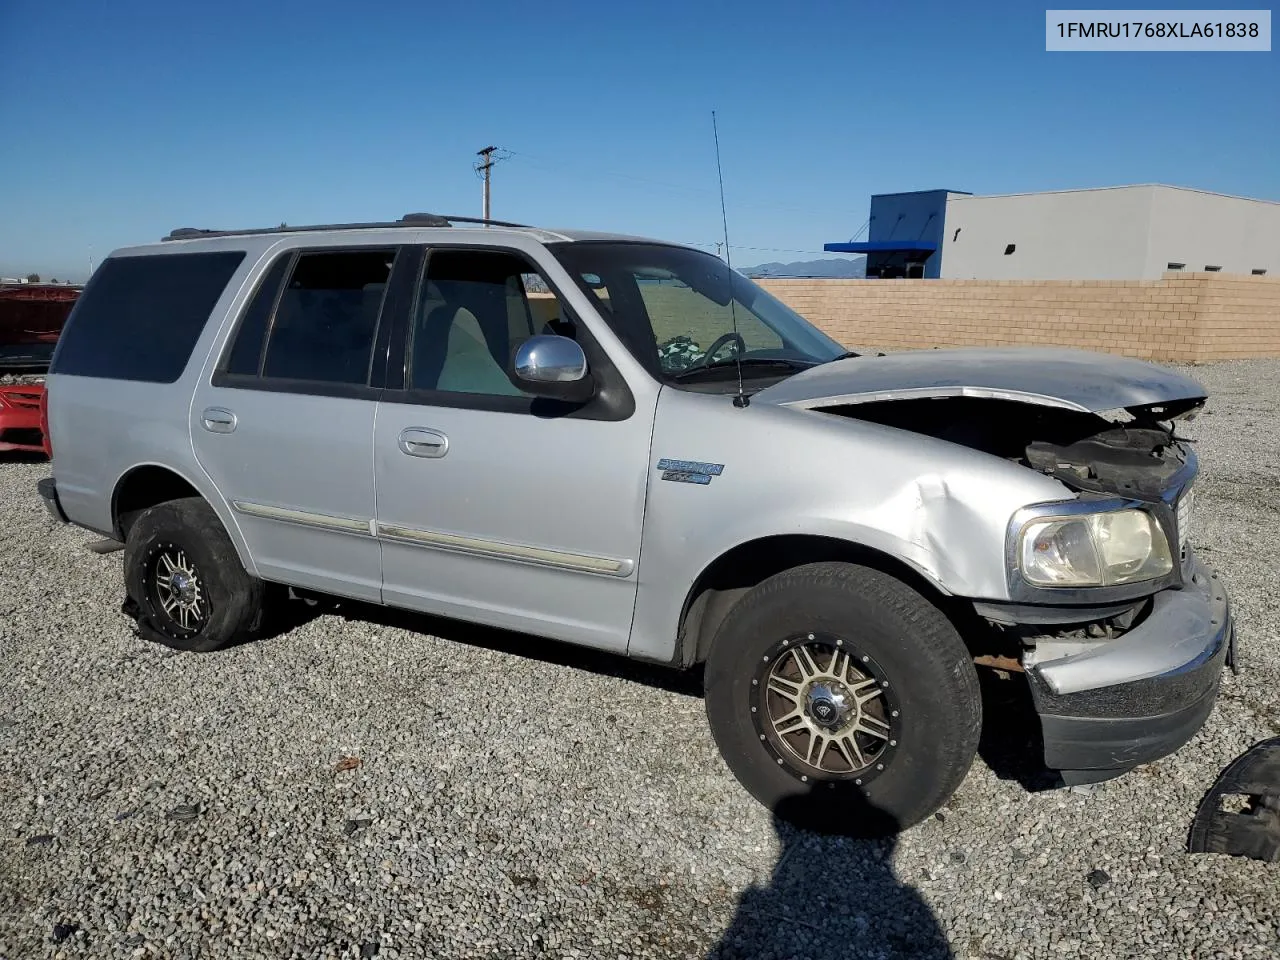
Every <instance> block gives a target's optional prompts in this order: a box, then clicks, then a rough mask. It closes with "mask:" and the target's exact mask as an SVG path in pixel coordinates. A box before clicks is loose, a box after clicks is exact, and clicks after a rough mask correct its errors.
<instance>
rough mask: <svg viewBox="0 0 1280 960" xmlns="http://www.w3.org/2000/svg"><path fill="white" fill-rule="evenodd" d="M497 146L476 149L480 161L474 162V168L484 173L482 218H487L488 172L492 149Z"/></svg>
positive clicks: (491, 168) (491, 160)
mask: <svg viewBox="0 0 1280 960" xmlns="http://www.w3.org/2000/svg"><path fill="white" fill-rule="evenodd" d="M497 149H498V148H497V147H485V148H484V149H483V150H477V151H476V156H478V157H480V162H479V163H477V164H476V170H478V171H480V172H481V173H482V174H483V175H484V213H483V214H482V217H483V219H485V220H488V219H489V183H490V180H491V179H492V178H491V177H490V172H491V171H492V170H493V163H494V161H493V151H495V150H497Z"/></svg>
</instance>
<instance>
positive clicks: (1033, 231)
mask: <svg viewBox="0 0 1280 960" xmlns="http://www.w3.org/2000/svg"><path fill="white" fill-rule="evenodd" d="M869 224H870V227H871V230H870V235H869V240H868V241H866V242H864V243H854V242H850V243H831V244H827V245H826V249H828V250H832V251H840V252H847V253H866V254H867V276H883V277H895V276H921V277H942V278H957V279H960V278H964V279H969V278H977V279H983V280H1141V279H1156V278H1158V277H1160V276H1161V274H1163V273H1164V272H1165V271H1167V270H1187V271H1192V270H1195V271H1203V270H1208V271H1220V272H1222V273H1229V274H1243V275H1245V276H1249V275H1254V276H1260V275H1267V276H1280V203H1276V202H1274V201H1270V200H1250V199H1246V198H1244V197H1232V196H1226V195H1224V194H1220V193H1209V192H1207V191H1204V190H1191V189H1187V188H1184V187H1169V186H1164V185H1161V184H1144V185H1140V186H1129V187H1103V188H1098V189H1088V190H1055V191H1049V192H1045V193H1013V194H1003V195H993V196H974V195H972V194H967V193H959V192H956V191H950V190H929V191H921V192H916V193H898V194H878V195H876V196H874V197H872V198H871V220H870V221H869Z"/></svg>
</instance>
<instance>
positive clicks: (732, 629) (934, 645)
mask: <svg viewBox="0 0 1280 960" xmlns="http://www.w3.org/2000/svg"><path fill="white" fill-rule="evenodd" d="M705 686H706V709H707V718H708V721H709V723H710V726H711V730H712V734H713V735H714V737H715V740H716V743H717V745H718V746H719V748H720V751H721V753H722V755H723V756H724V758H725V761H726V763H727V764H728V765H729V768H730V769H731V770H732V771H733V774H734V776H736V777H737V779H738V780H739V782H741V783H742V785H743V786H744V787H746V789H747V790H748V791H749V792H750V793H751V794H752V795H753V796H754V797H755V798H756V799H757V800H759V801H760V802H762V803H764V804H765V805H766V806H768V807H770V809H772V810H774V812H775V813H776V814H777V815H778V816H780V817H781V818H783V819H785V820H788V821H790V822H793V823H795V824H797V825H799V826H802V827H806V828H809V829H813V830H817V831H820V832H823V833H834V834H843V835H848V836H885V835H891V834H893V833H897V832H899V831H901V830H904V829H906V828H908V827H910V826H912V825H914V824H916V823H919V822H920V821H921V820H924V819H925V818H926V817H928V816H930V815H931V814H932V813H934V812H935V811H936V810H937V809H938V808H939V807H940V806H942V805H943V804H944V803H945V802H946V801H947V799H948V798H949V797H950V796H951V794H952V793H954V792H955V790H956V788H957V787H959V785H960V783H961V782H962V781H963V780H964V778H965V776H966V775H967V773H968V771H969V768H970V766H971V765H972V763H973V759H974V756H975V754H976V752H977V747H978V735H979V733H980V729H981V725H982V701H981V696H980V693H979V688H978V677H977V674H976V672H975V669H974V666H973V661H972V659H971V657H970V654H969V653H968V651H967V650H966V648H965V645H964V643H963V641H962V640H961V639H960V636H959V634H958V633H957V632H956V630H955V628H954V627H953V626H952V624H951V622H950V621H949V620H948V619H947V617H946V616H945V615H944V614H943V613H942V612H941V611H940V610H939V609H938V608H937V607H936V606H934V605H933V604H932V603H930V602H929V601H928V600H927V599H926V598H925V597H923V596H922V595H921V594H920V593H918V592H917V591H915V590H914V589H912V588H911V587H910V586H908V585H907V584H905V583H903V582H902V581H901V580H898V579H896V578H894V577H892V576H890V575H888V574H886V573H883V572H881V571H879V570H875V569H872V568H869V567H863V566H857V565H854V564H849V563H815V564H809V565H806V566H801V567H796V568H793V569H791V570H787V571H784V572H783V573H779V574H777V575H776V576H773V577H770V578H769V579H768V580H765V581H764V582H763V583H761V584H759V585H758V586H756V587H755V588H753V589H752V590H750V591H749V592H748V593H746V594H745V595H744V596H743V597H742V599H741V600H740V601H739V602H738V603H737V604H736V605H735V606H734V607H733V609H732V610H731V611H730V612H729V615H728V616H727V617H726V618H725V620H724V622H723V624H721V626H720V629H719V630H718V631H717V633H716V636H715V638H714V640H713V642H712V646H711V650H710V653H709V655H708V658H707V663H706V668H705Z"/></svg>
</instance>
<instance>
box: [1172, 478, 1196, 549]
mask: <svg viewBox="0 0 1280 960" xmlns="http://www.w3.org/2000/svg"><path fill="white" fill-rule="evenodd" d="M1195 494H1196V492H1195V490H1193V489H1192V488H1191V487H1187V489H1186V490H1185V491H1183V494H1182V497H1181V498H1180V499H1179V500H1178V514H1177V516H1178V552H1179V553H1180V554H1181V555H1182V556H1183V557H1184V558H1185V557H1186V555H1187V540H1188V538H1189V537H1190V535H1191V523H1192V514H1193V511H1194V509H1195Z"/></svg>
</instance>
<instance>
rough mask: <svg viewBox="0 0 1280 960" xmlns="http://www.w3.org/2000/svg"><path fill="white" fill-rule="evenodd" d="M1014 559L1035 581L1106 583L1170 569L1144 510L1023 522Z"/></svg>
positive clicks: (1160, 535) (1164, 545)
mask: <svg viewBox="0 0 1280 960" xmlns="http://www.w3.org/2000/svg"><path fill="white" fill-rule="evenodd" d="M1018 562H1019V565H1020V566H1021V568H1022V575H1023V577H1025V578H1026V580H1027V581H1028V582H1030V583H1034V584H1036V585H1037V586H1041V587H1109V586H1113V585H1115V584H1118V583H1132V582H1133V581H1135V580H1151V579H1153V578H1155V577H1162V576H1164V575H1165V574H1166V573H1169V572H1170V571H1171V570H1173V557H1172V556H1171V555H1170V553H1169V541H1168V540H1167V539H1166V538H1165V535H1164V531H1162V530H1161V529H1160V526H1159V524H1157V523H1156V521H1155V518H1154V517H1153V516H1151V514H1149V513H1147V512H1146V511H1145V510H1115V511H1112V512H1109V513H1094V514H1085V515H1083V516H1079V517H1058V518H1052V519H1046V520H1036V521H1033V522H1031V523H1028V524H1027V525H1026V526H1024V527H1023V528H1022V533H1021V539H1020V541H1019V544H1018Z"/></svg>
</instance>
